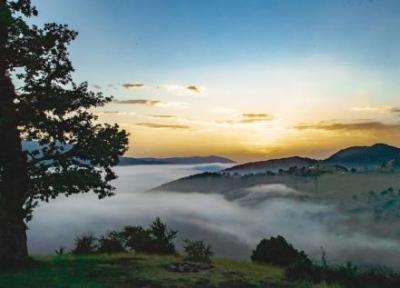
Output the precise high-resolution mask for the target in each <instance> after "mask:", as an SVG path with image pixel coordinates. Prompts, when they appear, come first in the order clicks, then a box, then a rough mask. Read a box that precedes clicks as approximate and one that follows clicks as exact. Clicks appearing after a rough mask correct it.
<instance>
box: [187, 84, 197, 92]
mask: <svg viewBox="0 0 400 288" xmlns="http://www.w3.org/2000/svg"><path fill="white" fill-rule="evenodd" d="M186 89H187V90H190V91H193V92H197V93H199V92H200V88H199V87H197V86H196V85H189V86H186Z"/></svg>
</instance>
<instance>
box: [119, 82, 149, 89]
mask: <svg viewBox="0 0 400 288" xmlns="http://www.w3.org/2000/svg"><path fill="white" fill-rule="evenodd" d="M122 87H124V88H125V89H137V88H142V87H144V84H143V83H125V84H122Z"/></svg>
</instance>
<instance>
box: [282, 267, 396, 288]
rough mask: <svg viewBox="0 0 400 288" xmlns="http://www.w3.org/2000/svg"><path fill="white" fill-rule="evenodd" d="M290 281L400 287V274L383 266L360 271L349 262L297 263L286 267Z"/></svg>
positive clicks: (358, 287)
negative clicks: (344, 263)
mask: <svg viewBox="0 0 400 288" xmlns="http://www.w3.org/2000/svg"><path fill="white" fill-rule="evenodd" d="M286 278H287V279H288V280H290V281H297V280H300V281H308V282H313V283H321V282H326V283H331V284H335V285H337V284H338V285H341V287H349V288H376V287H400V274H399V273H395V272H393V271H391V270H389V269H386V268H382V267H375V268H369V269H367V270H364V271H359V270H358V269H357V267H356V266H354V265H353V264H351V263H350V262H348V263H347V264H346V265H335V266H319V265H314V264H306V263H295V264H293V265H291V266H289V267H288V268H287V269H286Z"/></svg>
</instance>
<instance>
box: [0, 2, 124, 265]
mask: <svg viewBox="0 0 400 288" xmlns="http://www.w3.org/2000/svg"><path fill="white" fill-rule="evenodd" d="M37 14H38V13H37V10H36V9H35V7H33V6H32V5H31V3H30V0H16V1H6V0H0V266H2V267H5V266H7V267H10V266H13V265H16V264H18V263H20V262H21V261H23V260H24V259H25V258H26V256H27V246H26V222H27V221H29V220H30V219H31V217H32V211H33V209H34V208H35V207H36V206H37V205H38V203H39V202H40V201H49V200H50V199H54V198H56V197H57V196H58V195H60V194H63V195H67V196H68V195H71V194H75V193H81V192H89V191H93V192H94V193H96V194H97V195H98V197H99V198H102V197H106V196H110V195H112V190H113V187H112V186H111V185H110V183H109V182H110V181H111V180H113V179H115V178H116V176H115V174H114V173H113V171H112V169H111V168H112V166H114V165H116V164H117V163H118V156H119V155H122V154H123V152H125V150H126V148H127V145H128V140H127V133H126V132H125V131H124V130H120V129H119V127H118V126H117V125H108V124H104V125H101V124H98V123H97V121H96V120H97V117H96V116H95V115H94V114H92V113H91V110H90V109H92V108H95V107H98V106H102V105H104V104H106V103H108V102H109V101H111V98H110V97H104V96H103V95H102V94H101V93H93V92H91V91H89V90H88V85H87V83H81V84H76V83H75V82H74V81H73V79H72V75H71V73H72V72H73V71H74V69H73V67H72V64H71V62H70V60H69V59H68V56H69V55H68V51H67V46H68V45H69V43H70V42H71V41H72V40H74V39H75V37H76V36H77V32H75V31H72V30H70V29H69V28H68V26H67V25H58V24H55V23H50V24H45V25H44V27H42V28H40V27H37V26H35V25H33V26H29V25H28V24H27V23H26V19H27V18H29V17H32V16H37ZM14 83H18V85H15V86H14ZM23 140H29V141H36V144H37V145H36V148H35V149H32V150H29V151H23V150H22V145H21V142H22V141H23Z"/></svg>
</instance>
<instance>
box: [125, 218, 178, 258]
mask: <svg viewBox="0 0 400 288" xmlns="http://www.w3.org/2000/svg"><path fill="white" fill-rule="evenodd" d="M177 233H178V232H177V231H174V230H170V229H168V227H167V225H166V224H165V223H163V222H162V221H161V219H160V218H157V219H156V220H155V221H154V222H153V223H152V224H151V226H150V228H149V229H144V228H142V227H141V226H127V227H125V228H124V231H123V232H122V235H123V237H124V239H125V244H126V246H127V247H129V248H130V249H132V250H135V251H136V252H147V253H159V254H174V253H175V245H174V243H173V240H174V239H175V238H176V234H177Z"/></svg>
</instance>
